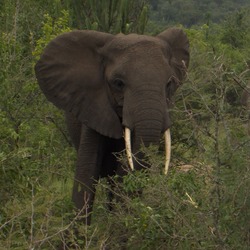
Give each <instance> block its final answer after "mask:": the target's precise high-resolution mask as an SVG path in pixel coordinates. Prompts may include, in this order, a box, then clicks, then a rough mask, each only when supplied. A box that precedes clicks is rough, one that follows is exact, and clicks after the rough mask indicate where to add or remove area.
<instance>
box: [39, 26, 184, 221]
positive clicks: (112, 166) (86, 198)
mask: <svg viewBox="0 0 250 250" xmlns="http://www.w3.org/2000/svg"><path fill="white" fill-rule="evenodd" d="M188 63H189V41H188V38H187V36H186V34H185V33H184V32H183V31H182V30H181V29H177V28H171V29H167V30H165V31H164V32H162V33H160V34H159V35H157V36H154V37H152V36H146V35H137V34H129V35H123V34H118V35H111V34H107V33H102V32H97V31H87V30H86V31H72V32H68V33H65V34H62V35H60V36H58V37H56V38H55V39H54V40H52V41H51V42H50V43H49V44H48V45H47V47H46V48H45V50H44V52H43V54H42V55H41V58H40V60H39V61H38V62H37V64H36V66H35V73H36V77H37V80H38V83H39V85H40V88H41V89H42V91H43V93H44V94H45V96H46V97H47V99H48V100H49V101H51V102H52V103H53V104H54V105H55V106H56V107H58V108H60V109H63V110H64V111H65V116H66V123H67V126H68V130H69V134H70V136H71V139H72V141H73V144H74V146H75V148H76V150H77V164H76V171H75V180H74V186H73V195H72V199H73V202H74V204H75V206H76V208H77V209H82V208H84V207H86V209H87V212H86V211H84V214H86V213H87V214H88V216H87V218H86V223H87V224H90V212H91V211H92V205H93V201H94V196H95V185H94V184H95V183H96V180H98V178H100V177H106V176H112V175H114V174H118V175H123V174H125V173H126V172H127V170H126V169H124V168H123V167H122V166H121V164H120V163H119V162H118V160H117V159H116V157H115V156H114V154H113V152H120V151H122V150H124V149H125V148H126V151H127V153H128V162H129V165H130V167H131V168H132V169H141V168H142V165H143V164H144V163H143V162H142V161H141V160H142V158H143V154H142V153H140V152H139V149H140V147H141V144H143V145H144V146H146V147H147V146H149V145H150V144H155V145H158V144H159V140H160V138H161V135H162V134H163V133H164V132H165V131H167V132H166V133H165V134H166V140H167V141H170V136H169V133H168V131H169V128H170V118H169V105H170V98H171V97H172V95H173V94H174V92H175V91H176V89H177V88H178V86H179V85H180V84H181V81H182V80H183V78H184V77H185V74H186V68H187V67H188ZM124 130H125V134H124V132H123V131H124ZM124 137H125V138H126V140H125V139H124ZM166 151H167V152H168V153H169V151H170V149H169V147H167V149H166ZM135 158H136V160H135ZM166 161H167V163H166V165H167V166H166V168H167V167H168V162H169V156H167V160H166ZM166 171H167V170H166Z"/></svg>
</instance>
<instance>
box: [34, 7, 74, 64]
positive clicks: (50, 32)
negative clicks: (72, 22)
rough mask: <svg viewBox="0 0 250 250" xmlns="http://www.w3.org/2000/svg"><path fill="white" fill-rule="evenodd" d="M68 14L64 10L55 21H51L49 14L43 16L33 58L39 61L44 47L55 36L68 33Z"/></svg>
mask: <svg viewBox="0 0 250 250" xmlns="http://www.w3.org/2000/svg"><path fill="white" fill-rule="evenodd" d="M70 30H71V29H70V28H69V13H68V12H67V11H65V10H63V11H62V12H61V16H59V17H58V19H57V20H55V21H54V20H53V19H52V17H51V16H50V15H49V14H45V15H44V21H43V26H42V35H41V38H40V39H38V40H37V42H36V47H35V50H34V51H33V56H34V57H35V59H36V60H38V59H39V57H40V55H41V53H42V52H43V50H44V48H45V46H46V45H47V44H48V43H49V42H50V41H51V40H52V39H53V38H55V37H56V36H58V35H60V34H62V33H64V32H69V31H70Z"/></svg>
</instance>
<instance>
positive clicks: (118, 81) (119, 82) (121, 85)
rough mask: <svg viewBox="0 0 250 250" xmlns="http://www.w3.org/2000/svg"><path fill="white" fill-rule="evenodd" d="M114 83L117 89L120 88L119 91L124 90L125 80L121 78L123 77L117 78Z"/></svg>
mask: <svg viewBox="0 0 250 250" xmlns="http://www.w3.org/2000/svg"><path fill="white" fill-rule="evenodd" d="M112 85H113V87H114V88H115V89H116V90H119V91H122V90H123V89H124V86H125V84H124V82H123V81H122V80H121V79H115V80H114V81H113V82H112Z"/></svg>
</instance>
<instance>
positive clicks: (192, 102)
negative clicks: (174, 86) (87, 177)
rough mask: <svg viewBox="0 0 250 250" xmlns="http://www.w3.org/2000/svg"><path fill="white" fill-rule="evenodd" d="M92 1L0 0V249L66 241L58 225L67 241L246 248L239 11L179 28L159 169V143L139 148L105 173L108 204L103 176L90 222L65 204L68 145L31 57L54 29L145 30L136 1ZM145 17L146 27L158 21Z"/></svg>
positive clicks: (245, 49)
mask: <svg viewBox="0 0 250 250" xmlns="http://www.w3.org/2000/svg"><path fill="white" fill-rule="evenodd" d="M99 2H100V3H101V5H98V4H97V3H98V2H97V1H58V0H50V1H43V0H38V1H31V0H23V1H19V0H6V1H1V3H0V17H1V20H3V22H1V23H0V29H1V35H0V65H1V67H0V95H1V101H0V145H1V146H0V188H1V196H0V202H1V204H2V206H1V208H0V249H53V248H55V246H56V245H58V244H59V243H60V242H62V241H65V238H64V237H65V232H66V231H67V233H68V238H69V240H70V241H71V242H72V243H74V244H76V249H104V248H109V249H121V248H124V249H243V250H244V249H248V245H249V231H248V230H249V225H248V222H249V190H248V187H249V180H250V175H249V174H250V169H249V161H250V159H249V146H250V144H249V143H250V142H249V135H248V134H247V127H246V126H247V124H246V123H247V122H249V111H248V110H244V109H242V107H241V105H240V101H239V100H240V97H241V93H242V88H243V87H245V86H246V85H247V83H248V81H249V77H250V75H249V57H250V51H249V41H250V31H249V27H250V26H249V25H248V24H249V11H248V10H247V9H246V10H243V11H239V12H237V13H235V14H232V15H231V16H229V17H228V18H227V19H226V20H225V21H224V22H223V23H221V24H213V23H211V22H209V23H206V24H204V25H202V26H197V27H196V28H194V27H193V28H190V29H187V30H186V32H187V34H188V36H189V39H190V44H191V62H190V67H189V73H188V75H187V81H186V82H185V84H183V86H182V87H181V88H180V89H179V90H178V93H177V95H176V101H175V107H174V109H173V110H172V111H171V117H172V120H173V126H172V140H173V147H172V160H171V167H170V171H169V175H168V176H167V177H166V176H164V175H162V172H163V163H164V155H163V153H162V152H161V151H160V152H158V149H157V148H155V147H150V148H147V149H143V151H144V152H145V154H146V161H148V162H149V164H150V165H152V167H151V168H150V170H149V171H142V172H135V173H129V175H127V176H126V177H124V179H123V181H122V182H120V178H117V179H116V178H114V182H115V183H116V184H117V185H116V189H115V195H116V197H117V198H116V199H115V200H114V201H113V206H114V208H113V210H112V212H109V211H108V210H107V205H108V204H109V201H108V198H107V195H106V193H107V191H109V190H110V187H109V186H108V185H107V183H106V180H102V181H100V183H99V184H98V187H97V188H98V193H97V195H96V203H95V208H94V212H93V224H92V225H91V226H90V227H85V225H83V224H82V223H79V221H77V218H78V215H77V213H76V214H73V213H72V204H71V200H70V196H71V188H72V182H73V172H74V165H75V158H76V156H75V152H74V149H73V148H71V147H70V143H69V142H68V137H67V133H66V129H65V127H64V118H63V116H62V113H61V112H60V111H58V110H57V109H56V108H54V107H53V106H52V105H50V104H49V103H48V102H47V101H46V100H45V98H44V97H43V95H42V94H41V92H40V90H39V89H38V85H37V84H36V80H35V77H34V72H33V66H34V61H35V60H36V59H37V58H38V57H39V55H40V53H41V52H42V50H43V48H44V46H46V44H47V43H48V42H49V41H50V40H51V39H52V38H54V37H55V36H56V35H58V34H60V33H62V32H65V31H69V30H72V29H73V28H75V27H84V28H91V29H92V28H93V29H97V30H102V31H106V30H107V31H110V32H112V33H117V32H120V31H123V32H125V33H126V32H131V31H133V32H139V33H143V31H144V28H145V25H146V21H147V16H148V7H147V5H146V2H145V1H99ZM151 2H156V1H151ZM194 2H197V1H191V2H190V1H189V2H187V3H186V5H185V11H186V15H183V11H179V12H178V13H177V12H173V13H175V14H176V16H174V17H176V18H179V17H178V15H183V18H184V17H185V18H186V17H187V16H188V15H189V14H188V11H193V12H195V11H196V10H197V9H192V8H189V7H190V6H189V5H190V4H191V3H194ZM199 2H201V1H199ZM216 2H217V4H218V5H216V6H224V7H223V8H225V6H226V5H225V4H226V3H227V4H228V7H227V8H226V9H229V7H230V8H232V7H234V6H235V5H233V3H232V1H229V0H228V1H216ZM243 2H244V1H243ZM111 3H112V4H111ZM163 3H165V4H168V5H169V6H172V7H173V6H176V5H178V4H180V3H181V1H164V2H163V1H158V7H157V6H155V7H154V8H156V9H157V8H158V10H160V14H159V15H158V17H159V19H161V18H162V14H164V12H165V10H166V9H165V8H163V7H164V6H163V5H161V4H163ZM81 4H84V5H85V8H84V9H83V8H82V7H81V6H82V5H81ZM110 4H111V5H110ZM126 4H127V5H126ZM201 4H203V5H206V6H208V5H210V6H212V5H213V4H215V2H214V1H203V3H200V5H199V8H201ZM235 4H236V2H235ZM79 6H80V7H81V8H80V7H79ZM109 6H110V7H111V9H112V11H110V12H109V11H107V8H108V7H109ZM118 6H119V7H118ZM162 6H163V7H162ZM100 7H101V8H100ZM125 7H127V8H128V9H126V8H125ZM77 10H78V12H80V16H79V15H78V14H79V13H78V14H77V12H76V11H77ZM116 10H119V11H120V12H117V11H116ZM220 10H221V9H220V8H215V12H214V14H218V12H219V11H220ZM208 12H209V10H208ZM173 13H172V14H173ZM200 13H202V12H200ZM223 14H225V13H223ZM153 15H155V13H153ZM199 15H200V14H199ZM199 15H198V16H199ZM190 16H191V17H193V18H197V16H196V14H195V13H194V15H190ZM87 17H89V19H88V18H87ZM158 17H157V18H158ZM207 17H208V16H207ZM212 19H213V17H212V16H211V20H212ZM110 20H113V21H112V22H110ZM179 20H182V19H179ZM203 20H204V19H203ZM161 21H162V19H161V20H160V23H161V24H162V23H163V22H161ZM184 24H185V23H184ZM81 25H82V26H81ZM87 25H88V26H87ZM150 25H151V31H152V33H157V32H158V31H160V30H162V27H161V26H159V25H158V24H156V23H155V22H154V23H153V25H154V26H152V21H151V24H150ZM152 27H154V28H152ZM161 148H164V145H162V146H161ZM162 151H164V150H162ZM124 161H125V160H123V162H124ZM142 190H143V192H141V191H142ZM75 228H77V229H78V231H79V235H80V237H79V239H80V240H79V239H76V237H75V230H74V229H75Z"/></svg>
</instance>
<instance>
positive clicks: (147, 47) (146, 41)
mask: <svg viewBox="0 0 250 250" xmlns="http://www.w3.org/2000/svg"><path fill="white" fill-rule="evenodd" d="M165 47H166V44H164V43H163V42H162V41H161V40H159V39H157V38H155V37H150V36H144V35H137V34H130V35H117V36H116V37H115V38H114V39H112V41H111V42H110V43H108V44H107V46H106V49H107V50H108V51H113V52H116V53H122V52H125V53H128V52H129V51H133V52H136V53H138V54H139V53H147V52H150V51H153V50H154V51H156V50H163V49H165Z"/></svg>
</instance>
